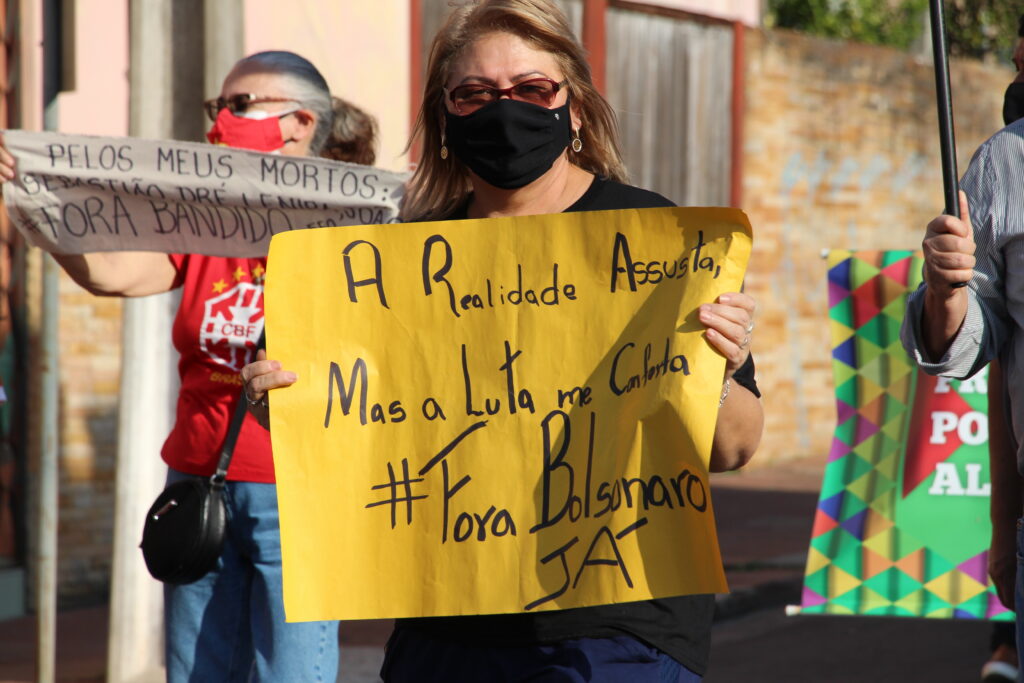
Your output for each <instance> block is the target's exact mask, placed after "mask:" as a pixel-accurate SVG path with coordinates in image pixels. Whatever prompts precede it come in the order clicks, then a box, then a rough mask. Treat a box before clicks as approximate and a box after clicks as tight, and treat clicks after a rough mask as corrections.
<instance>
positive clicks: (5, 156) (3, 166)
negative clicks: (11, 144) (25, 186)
mask: <svg viewBox="0 0 1024 683" xmlns="http://www.w3.org/2000/svg"><path fill="white" fill-rule="evenodd" d="M8 180H14V157H12V156H11V153H10V152H8V151H7V144H6V143H5V142H4V136H3V134H2V133H0V185H2V184H3V183H6V182H7V181H8Z"/></svg>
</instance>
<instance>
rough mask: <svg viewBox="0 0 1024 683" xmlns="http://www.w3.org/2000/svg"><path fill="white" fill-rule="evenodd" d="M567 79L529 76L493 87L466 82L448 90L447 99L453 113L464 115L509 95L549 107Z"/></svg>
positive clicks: (519, 99)
mask: <svg viewBox="0 0 1024 683" xmlns="http://www.w3.org/2000/svg"><path fill="white" fill-rule="evenodd" d="M568 82H569V81H568V80H564V81H562V82H561V83H556V82H555V81H553V80H551V79H550V78H531V79H529V80H527V81H520V82H519V83H516V84H515V85H513V86H512V87H510V88H495V87H492V86H489V85H484V84H482V83H467V84H466V85H458V86H455V87H454V88H452V89H451V90H448V91H447V92H448V99H450V100H451V101H452V105H453V106H454V107H455V113H456V114H460V115H464V114H472V113H473V112H475V111H476V110H477V109H479V108H481V107H484V106H486V105H488V104H490V103H491V102H496V101H497V100H498V99H500V98H502V97H509V98H511V99H513V100H518V101H520V102H529V103H530V104H537V105H540V106H542V107H550V106H551V103H552V102H553V101H554V100H555V95H557V94H558V91H559V89H560V88H562V87H563V86H564V85H565V84H566V83H568Z"/></svg>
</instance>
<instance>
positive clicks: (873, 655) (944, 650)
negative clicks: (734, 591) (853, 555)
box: [704, 608, 992, 683]
mask: <svg viewBox="0 0 1024 683" xmlns="http://www.w3.org/2000/svg"><path fill="white" fill-rule="evenodd" d="M991 628H992V627H991V625H990V624H989V623H987V622H977V621H949V620H945V619H941V620H940V619H934V620H933V619H905V618H888V619H882V618H868V617H823V616H806V617H801V616H796V617H787V616H785V614H784V613H783V610H782V608H773V609H768V610H760V611H757V612H754V613H751V614H748V615H745V616H741V617H738V618H736V619H731V620H728V621H726V622H722V623H719V624H716V626H715V629H714V632H713V635H712V649H711V670H710V671H709V672H708V676H707V677H706V678H705V679H704V680H705V683H780V682H783V681H784V682H785V683H874V682H875V681H879V682H886V683H888V682H889V681H908V682H916V681H921V682H925V681H926V682H927V683H971V682H973V681H978V680H980V678H981V677H980V675H979V673H980V671H981V666H982V664H984V662H985V660H986V658H987V656H988V643H989V635H990V631H991Z"/></svg>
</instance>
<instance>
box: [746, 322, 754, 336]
mask: <svg viewBox="0 0 1024 683" xmlns="http://www.w3.org/2000/svg"><path fill="white" fill-rule="evenodd" d="M745 331H746V333H747V336H748V337H749V336H750V333H751V332H753V331H754V321H753V320H751V321H750V324H749V325H747V328H746V330H745Z"/></svg>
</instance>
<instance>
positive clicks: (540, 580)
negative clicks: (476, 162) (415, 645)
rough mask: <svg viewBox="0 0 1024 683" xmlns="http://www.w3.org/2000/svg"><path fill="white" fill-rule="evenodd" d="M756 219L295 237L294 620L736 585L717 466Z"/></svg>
mask: <svg viewBox="0 0 1024 683" xmlns="http://www.w3.org/2000/svg"><path fill="white" fill-rule="evenodd" d="M750 246H751V245H750V227H749V224H748V222H747V220H746V217H745V216H744V215H743V213H742V212H740V211H738V210H733V209H643V210H625V211H600V212H591V213H566V214H558V215H552V216H526V217H515V218H500V219H489V220H464V221H448V222H438V223H419V224H410V225H397V226H363V227H356V228H345V229H344V230H333V229H330V230H314V231H305V232H296V233H291V234H281V235H278V236H277V237H276V238H275V239H274V240H273V242H272V245H271V253H270V259H269V264H268V280H267V282H268V286H267V292H266V296H267V300H266V302H267V303H266V311H267V325H268V332H267V338H268V340H269V342H270V348H269V355H270V357H271V358H274V359H276V360H279V361H280V362H281V363H282V365H283V367H284V368H286V369H288V370H292V371H295V372H296V373H297V375H298V381H297V383H296V384H295V385H293V386H291V387H289V388H287V389H281V390H276V391H274V392H273V394H272V396H271V405H272V411H271V436H272V439H273V444H274V460H275V470H276V473H277V482H278V498H279V505H280V513H281V533H282V545H283V553H284V584H285V586H284V587H285V605H286V610H287V613H288V618H289V619H290V620H297V621H304V620H314V619H329V618H331V619H333V618H343V619H363V618H380V617H408V616H431V615H457V614H493V613H504V612H521V611H534V610H549V609H559V608H568V607H578V606H585V605H595V604H607V603H614V602H625V601H633V600H643V599H649V598H652V597H664V596H671V595H681V594H687V593H709V592H718V591H724V590H725V589H726V586H725V579H724V575H723V572H722V567H721V561H720V559H719V553H718V542H717V538H716V535H715V528H714V517H713V512H712V507H711V497H710V491H709V489H708V476H707V473H708V458H709V455H710V450H711V443H712V438H713V435H714V429H715V422H716V417H717V411H718V404H719V394H720V392H721V387H722V377H723V371H724V364H725V362H724V359H723V358H722V357H721V356H720V355H719V354H718V353H717V352H716V351H715V350H714V349H713V348H712V347H711V346H710V345H709V344H708V343H707V341H706V340H705V338H704V336H703V331H704V328H703V326H702V325H701V324H700V322H699V320H698V319H697V313H696V311H697V308H698V306H699V305H700V304H702V303H706V302H709V301H713V300H715V299H716V297H717V296H718V295H719V294H720V293H722V292H726V291H735V290H738V289H739V286H740V283H741V281H742V278H743V273H744V269H745V267H746V262H747V259H748V257H749V253H750Z"/></svg>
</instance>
